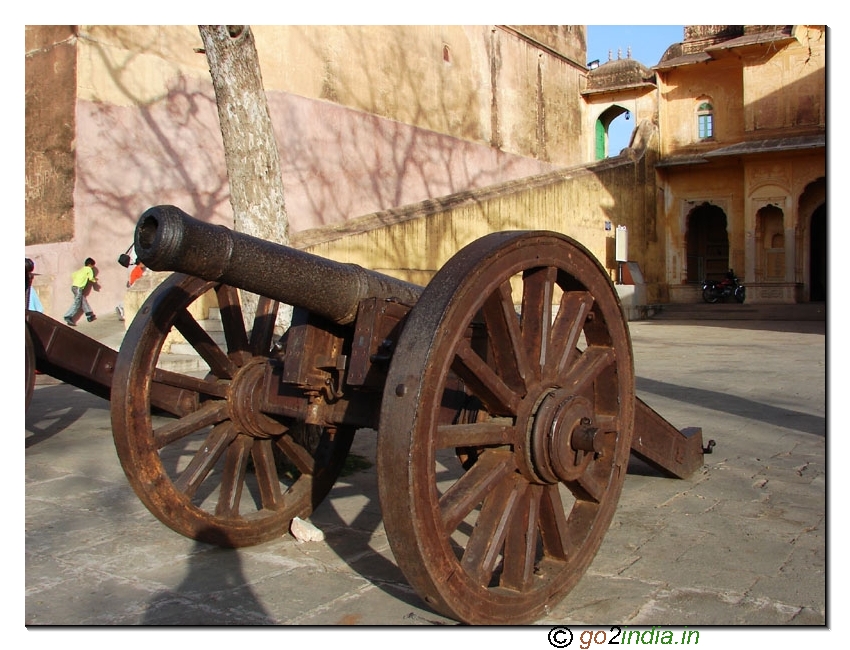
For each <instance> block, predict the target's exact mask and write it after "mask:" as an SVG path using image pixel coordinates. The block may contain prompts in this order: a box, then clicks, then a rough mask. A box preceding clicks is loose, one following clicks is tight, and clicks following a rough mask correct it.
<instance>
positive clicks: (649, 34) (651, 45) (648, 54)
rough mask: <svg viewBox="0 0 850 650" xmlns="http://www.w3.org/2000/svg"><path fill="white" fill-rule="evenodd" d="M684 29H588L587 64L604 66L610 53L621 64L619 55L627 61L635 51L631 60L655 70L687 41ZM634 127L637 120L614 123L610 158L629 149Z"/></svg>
mask: <svg viewBox="0 0 850 650" xmlns="http://www.w3.org/2000/svg"><path fill="white" fill-rule="evenodd" d="M684 28H685V27H684V25H588V26H587V61H585V63H589V62H591V61H594V60H596V59H598V60H599V64H600V65H602V64H603V63H606V62H607V61H608V53H609V52H610V53H611V60H612V61H616V60H617V58H618V54H619V56H620V58H623V59H625V58H628V52H629V48H631V54H632V56H631V58H633V59H635V60H637V61H639V62H640V63H643V64H644V65H645V66H647V67H648V68H651V67H652V66H654V65H655V64H657V63H658V62H659V61H660V60H661V57H662V55H663V54H664V52H665V51H666V50H667V48H668V47H670V46H671V45H672V44H673V43H681V42H682V41H683V40H684V38H685V35H684ZM634 127H635V123H634V120H631V121H627V120H626V119H625V118H624V117H623V116H620V117H618V118H617V119H616V120H614V121H613V122H612V123H611V126H610V127H609V128H608V153H609V155H617V154H618V153H620V150H621V149H623V148H624V147H627V146H628V144H629V139H630V138H631V134H632V129H634Z"/></svg>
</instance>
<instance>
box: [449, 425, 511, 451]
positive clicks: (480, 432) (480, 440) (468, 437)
mask: <svg viewBox="0 0 850 650" xmlns="http://www.w3.org/2000/svg"><path fill="white" fill-rule="evenodd" d="M516 435H517V434H516V429H515V428H514V425H513V422H511V421H509V420H507V419H493V420H488V421H486V422H476V423H473V424H444V425H441V426H439V427H437V438H436V440H435V443H434V445H435V447H436V448H437V449H448V448H452V447H484V446H493V445H506V444H511V443H513V442H515V440H516Z"/></svg>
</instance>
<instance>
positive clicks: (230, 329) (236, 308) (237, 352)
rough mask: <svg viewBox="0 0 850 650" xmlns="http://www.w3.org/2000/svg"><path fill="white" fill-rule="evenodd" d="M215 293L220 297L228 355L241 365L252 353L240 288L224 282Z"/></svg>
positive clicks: (219, 305)
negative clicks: (240, 297) (250, 351)
mask: <svg viewBox="0 0 850 650" xmlns="http://www.w3.org/2000/svg"><path fill="white" fill-rule="evenodd" d="M215 294H216V297H217V298H218V308H219V313H220V314H221V324H222V326H223V327H224V340H225V342H226V345H227V356H229V357H230V358H231V359H232V360H233V361H234V362H235V363H236V364H237V365H239V366H241V365H242V364H243V363H245V362H246V361H247V360H248V358H250V353H249V352H248V350H249V348H248V333H247V332H246V331H245V320H244V318H243V316H242V303H241V301H240V300H239V290H238V289H237V288H236V287H232V286H230V285H227V284H222V285H219V286H218V287H217V288H216V290H215Z"/></svg>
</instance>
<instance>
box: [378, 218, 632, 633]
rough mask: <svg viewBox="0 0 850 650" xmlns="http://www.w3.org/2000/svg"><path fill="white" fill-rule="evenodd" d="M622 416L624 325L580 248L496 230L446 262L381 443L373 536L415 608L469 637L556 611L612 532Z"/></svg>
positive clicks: (626, 395)
mask: <svg viewBox="0 0 850 650" xmlns="http://www.w3.org/2000/svg"><path fill="white" fill-rule="evenodd" d="M470 404H473V406H472V407H470V406H469V405H470ZM634 411H635V398H634V368H633V359H632V347H631V339H630V337H629V333H628V326H627V322H626V319H625V317H624V314H623V311H622V308H621V306H620V302H619V299H618V298H617V294H616V292H615V290H614V287H613V284H612V283H611V280H610V278H609V277H608V275H607V273H606V272H605V270H604V268H603V267H602V266H601V265H600V264H599V263H598V262H597V261H596V259H595V258H594V257H593V256H592V255H591V254H590V253H589V252H588V251H587V250H586V249H585V248H584V247H582V246H581V245H580V244H578V243H577V242H575V241H574V240H572V239H570V238H568V237H566V236H563V235H559V234H556V233H549V232H545V233H543V232H505V233H495V234H492V235H488V236H486V237H483V238H481V239H480V240H478V241H476V242H473V243H472V244H470V245H469V246H467V247H466V248H464V249H463V250H462V251H460V252H459V253H458V254H457V255H455V256H454V257H453V258H452V259H451V260H450V261H449V263H448V264H447V265H446V266H445V267H443V268H442V269H441V270H440V271H439V272H438V273H437V274H436V276H435V277H434V279H433V280H432V281H431V282H430V283H429V284H428V286H427V287H426V288H425V291H424V292H423V294H422V297H421V298H420V300H419V302H418V303H417V304H416V305H415V307H414V308H413V310H412V311H411V312H410V314H409V316H408V319H407V322H406V323H405V326H404V330H403V332H402V334H401V336H400V337H399V341H398V344H397V347H396V350H395V353H394V356H393V360H392V363H391V366H390V370H389V375H388V379H387V384H386V387H385V392H384V398H383V403H382V407H381V419H380V427H379V434H378V451H377V470H378V480H379V484H378V485H379V495H380V501H381V509H382V513H383V517H384V525H385V527H386V531H387V536H388V538H389V541H390V545H391V548H392V550H393V554H394V555H395V558H396V560H397V562H398V564H399V566H400V568H401V569H402V571H403V572H404V574H405V576H406V577H407V578H408V580H409V581H410V583H411V584H412V585H413V586H414V587H415V588H416V590H417V591H418V593H419V594H420V595H421V596H422V597H423V599H424V600H425V601H426V602H427V603H428V604H429V605H430V606H431V607H433V608H434V609H435V610H437V611H439V612H441V613H443V614H445V615H447V616H450V617H452V618H455V619H457V620H460V621H462V622H465V623H469V624H506V623H527V622H531V621H534V620H536V619H539V618H540V616H542V615H544V614H545V613H546V612H547V611H549V610H550V609H551V607H552V606H554V605H555V604H557V603H558V602H560V600H561V599H562V598H563V597H564V596H565V595H566V594H567V593H568V592H569V591H570V590H571V589H572V588H573V587H574V586H575V585H576V583H577V582H578V581H579V579H580V578H581V576H582V575H583V573H584V572H585V570H586V569H587V567H588V565H589V564H590V562H591V560H592V559H593V557H594V556H595V554H596V551H597V550H598V548H599V545H600V544H601V542H602V538H603V536H604V534H605V532H606V531H607V529H608V526H609V525H610V523H611V519H612V517H613V515H614V511H615V508H616V505H617V501H618V499H619V496H620V492H621V489H622V485H623V481H624V480H625V475H626V470H627V467H628V460H629V449H630V443H631V436H632V431H633V428H634Z"/></svg>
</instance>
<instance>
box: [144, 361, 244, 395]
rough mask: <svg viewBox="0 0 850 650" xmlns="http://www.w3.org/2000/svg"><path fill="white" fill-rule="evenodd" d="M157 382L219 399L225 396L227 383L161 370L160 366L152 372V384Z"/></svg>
mask: <svg viewBox="0 0 850 650" xmlns="http://www.w3.org/2000/svg"><path fill="white" fill-rule="evenodd" d="M157 384H160V385H162V386H170V387H173V388H179V389H182V390H184V391H189V392H193V393H198V394H199V395H205V396H207V397H218V398H220V399H224V398H225V397H227V387H228V384H227V383H221V382H215V381H209V380H207V379H201V378H199V377H192V376H191V375H184V374H182V373H179V372H172V371H170V370H163V369H162V368H157V369H156V370H154V373H153V385H157Z"/></svg>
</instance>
